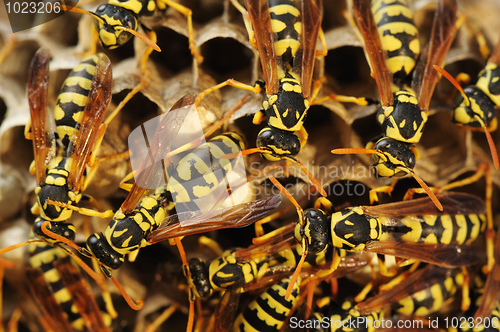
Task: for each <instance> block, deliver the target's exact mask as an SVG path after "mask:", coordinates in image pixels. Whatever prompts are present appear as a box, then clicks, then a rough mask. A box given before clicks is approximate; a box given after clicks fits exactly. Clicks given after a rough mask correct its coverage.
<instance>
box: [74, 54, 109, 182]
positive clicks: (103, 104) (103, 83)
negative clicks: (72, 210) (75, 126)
mask: <svg viewBox="0 0 500 332" xmlns="http://www.w3.org/2000/svg"><path fill="white" fill-rule="evenodd" d="M98 56H99V59H98V61H97V64H96V71H95V75H94V77H93V78H92V83H91V87H90V91H89V95H88V99H87V104H86V105H85V109H84V111H83V116H82V120H81V122H80V128H79V130H78V132H77V133H75V135H73V137H71V140H70V143H69V146H68V150H67V156H68V157H69V156H71V157H72V158H73V163H72V164H71V171H70V173H69V177H68V186H69V188H70V189H72V190H75V191H78V190H79V189H80V186H81V184H82V176H83V173H84V171H85V169H86V167H87V164H88V162H89V160H90V156H91V154H92V151H93V148H94V144H95V142H96V138H97V137H98V133H99V128H100V127H101V123H102V120H103V117H104V113H106V110H107V109H108V106H109V102H110V101H111V85H112V83H113V78H112V72H111V61H110V60H109V58H108V57H107V56H106V55H105V54H102V53H100V54H99V55H98ZM94 153H95V152H94Z"/></svg>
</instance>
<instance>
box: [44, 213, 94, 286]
mask: <svg viewBox="0 0 500 332" xmlns="http://www.w3.org/2000/svg"><path fill="white" fill-rule="evenodd" d="M49 227H50V222H49V221H45V222H44V223H43V224H42V232H43V234H45V235H47V236H48V237H50V238H52V239H54V240H56V241H58V242H59V243H63V244H65V245H67V246H69V247H71V248H73V249H76V250H77V251H78V252H81V251H82V250H83V249H82V248H81V247H80V246H79V245H77V244H76V243H74V242H73V241H71V240H69V239H67V238H65V237H64V236H61V235H59V234H56V233H54V232H52V231H51V230H50V229H49ZM59 247H60V248H61V249H63V250H64V251H66V253H67V254H68V255H70V256H71V257H72V258H73V259H74V260H75V262H76V263H78V265H80V267H81V268H82V269H83V270H85V272H87V273H88V275H89V276H91V277H92V279H94V280H95V281H96V282H97V283H98V284H100V285H101V284H102V283H104V280H103V278H102V277H101V276H100V275H98V274H97V273H95V271H94V270H92V269H91V268H90V267H89V266H88V265H87V264H85V262H83V261H82V260H81V259H80V257H78V256H77V255H75V254H74V253H73V252H72V251H70V250H68V249H67V248H65V247H63V246H59Z"/></svg>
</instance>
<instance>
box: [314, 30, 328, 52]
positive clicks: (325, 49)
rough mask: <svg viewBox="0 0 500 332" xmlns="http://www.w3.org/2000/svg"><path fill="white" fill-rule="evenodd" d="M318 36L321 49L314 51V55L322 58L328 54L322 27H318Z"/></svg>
mask: <svg viewBox="0 0 500 332" xmlns="http://www.w3.org/2000/svg"><path fill="white" fill-rule="evenodd" d="M318 38H319V41H320V42H321V46H322V47H323V49H322V50H316V53H315V55H314V56H315V57H316V58H322V57H325V56H326V55H327V54H328V46H326V39H325V32H324V31H323V28H319V32H318Z"/></svg>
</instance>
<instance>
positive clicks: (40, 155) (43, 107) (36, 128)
mask: <svg viewBox="0 0 500 332" xmlns="http://www.w3.org/2000/svg"><path fill="white" fill-rule="evenodd" d="M49 61H50V53H49V51H48V50H47V49H44V48H41V49H40V50H38V52H37V53H36V54H35V56H34V58H33V60H32V62H31V66H30V69H29V73H28V102H29V106H30V114H31V132H32V141H33V152H34V155H35V167H36V173H35V174H36V182H37V184H39V185H40V184H41V183H43V182H44V180H45V171H46V170H45V166H46V165H47V163H48V161H49V160H50V159H52V158H53V157H54V156H55V130H54V121H53V118H52V117H51V114H49V112H47V104H48V101H47V98H48V91H49ZM51 126H52V128H51ZM49 128H50V129H49Z"/></svg>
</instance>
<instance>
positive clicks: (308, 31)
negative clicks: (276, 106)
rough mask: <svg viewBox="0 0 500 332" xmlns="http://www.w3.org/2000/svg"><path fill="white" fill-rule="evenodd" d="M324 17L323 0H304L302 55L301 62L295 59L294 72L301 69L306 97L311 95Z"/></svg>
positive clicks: (303, 90)
mask: <svg viewBox="0 0 500 332" xmlns="http://www.w3.org/2000/svg"><path fill="white" fill-rule="evenodd" d="M322 19H323V1H322V0H310V1H302V36H301V39H300V41H301V48H302V52H301V53H302V57H301V59H300V60H301V61H300V62H299V63H296V61H295V59H294V63H293V67H294V68H293V69H292V70H293V71H294V72H297V71H298V70H300V71H301V72H299V74H300V76H301V83H302V92H303V94H304V98H306V99H307V98H309V97H310V95H311V86H312V80H313V73H314V59H315V53H316V44H317V41H318V32H319V29H320V28H321V21H322ZM299 53H300V52H299Z"/></svg>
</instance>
